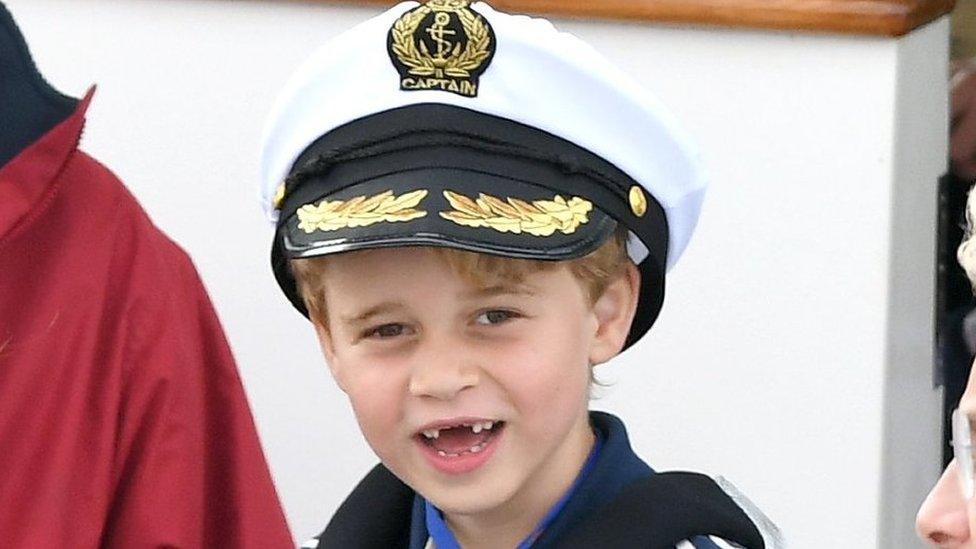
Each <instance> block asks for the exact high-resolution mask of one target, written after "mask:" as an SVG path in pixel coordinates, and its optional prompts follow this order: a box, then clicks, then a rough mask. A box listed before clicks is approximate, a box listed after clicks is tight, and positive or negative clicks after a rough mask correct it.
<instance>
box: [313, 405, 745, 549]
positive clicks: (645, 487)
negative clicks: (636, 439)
mask: <svg viewBox="0 0 976 549" xmlns="http://www.w3.org/2000/svg"><path fill="white" fill-rule="evenodd" d="M590 418H591V423H592V424H593V427H594V428H595V429H597V430H599V431H600V433H601V434H602V435H603V436H604V437H605V439H604V440H605V442H604V447H603V449H602V450H601V452H600V456H599V459H597V462H596V465H595V466H594V469H593V471H591V472H590V474H589V475H588V476H587V477H586V479H585V480H584V482H583V483H581V485H580V486H579V488H578V489H577V491H576V493H575V494H574V495H573V497H572V498H571V499H570V500H569V502H568V503H567V504H566V507H564V508H563V510H562V512H561V513H560V514H559V516H558V517H557V518H556V520H555V521H553V523H552V524H551V525H550V526H549V528H548V529H546V531H545V532H544V533H543V534H542V536H540V537H539V539H538V540H537V541H536V542H535V544H533V546H532V547H533V548H534V549H540V548H559V549H564V548H576V547H580V548H583V547H587V548H592V547H614V548H622V549H626V548H631V547H633V548H648V547H651V548H655V547H667V548H669V549H672V548H673V547H674V546H675V545H676V544H677V543H679V542H681V541H684V540H689V539H691V540H693V542H694V543H695V545H696V547H702V548H710V547H713V546H714V545H713V544H711V542H709V541H708V540H706V539H703V538H700V536H706V535H717V536H719V537H722V538H724V539H727V540H729V541H732V542H736V543H739V544H741V545H743V546H745V547H747V548H749V549H764V545H763V541H762V536H761V535H760V533H759V531H758V529H757V528H756V526H755V525H753V524H752V522H751V521H750V520H749V518H748V517H747V516H746V514H745V513H744V512H743V511H742V510H741V509H740V508H739V507H738V505H736V504H735V502H733V501H732V499H731V498H729V497H728V496H727V495H726V494H725V492H723V491H722V489H721V488H719V487H718V485H716V484H715V482H714V481H712V480H711V479H709V478H708V477H706V476H703V475H698V474H694V473H654V471H653V470H652V469H651V468H650V467H648V466H647V464H645V463H644V462H643V461H642V460H641V459H640V458H639V457H637V455H636V454H634V452H633V450H632V449H631V447H630V442H629V440H628V438H627V432H626V429H625V428H624V425H623V423H622V422H621V421H620V420H619V419H618V418H616V417H614V416H612V415H610V414H606V413H602V412H591V413H590ZM424 516H425V515H424V504H423V499H422V498H421V497H419V496H417V495H416V494H415V493H414V492H413V491H412V490H410V488H409V487H407V486H405V485H404V484H403V483H402V482H400V481H399V480H398V479H396V477H394V476H393V475H392V474H391V473H390V472H389V471H387V470H386V469H385V468H384V467H383V466H382V465H378V466H377V467H376V468H375V469H374V470H373V472H371V473H370V474H369V476H367V477H366V479H364V480H363V482H362V483H361V484H360V485H359V486H358V487H357V488H356V489H355V490H354V491H353V493H352V495H350V496H349V498H348V499H347V500H346V502H345V503H343V505H342V507H340V510H339V511H338V512H337V513H336V515H335V516H334V517H333V519H332V521H331V522H330V523H329V526H328V527H327V528H326V530H325V532H324V533H323V535H322V537H321V538H320V543H319V548H320V549H322V548H339V547H354V548H356V549H380V548H385V547H403V548H409V549H423V547H424V545H425V544H426V542H427V537H428V535H427V527H426V523H425V520H424Z"/></svg>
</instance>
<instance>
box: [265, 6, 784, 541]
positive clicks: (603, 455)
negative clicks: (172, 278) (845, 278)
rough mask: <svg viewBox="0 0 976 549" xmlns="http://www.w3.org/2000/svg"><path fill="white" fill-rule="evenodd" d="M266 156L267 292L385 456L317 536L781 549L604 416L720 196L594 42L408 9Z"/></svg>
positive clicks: (329, 76) (368, 41) (374, 29)
mask: <svg viewBox="0 0 976 549" xmlns="http://www.w3.org/2000/svg"><path fill="white" fill-rule="evenodd" d="M263 164H264V182H265V200H266V204H268V205H270V206H271V208H269V209H271V210H273V214H274V216H275V217H276V218H277V227H278V230H277V233H276V236H275V240H274V244H273V248H272V264H273V267H274V271H275V276H276V278H277V280H278V282H279V284H280V285H281V287H282V289H283V290H284V291H285V294H286V295H287V296H288V298H289V299H290V300H291V302H292V304H294V305H295V307H296V308H298V309H299V310H300V311H301V312H302V313H303V314H305V315H306V316H308V317H309V318H310V319H311V321H312V323H313V325H314V326H315V330H316V333H317V335H318V337H319V340H320V342H321V346H322V350H323V353H324V355H325V358H326V362H327V363H328V365H329V367H330V369H331V371H332V374H333V376H334V378H335V379H336V382H337V383H338V384H339V386H340V387H341V388H342V389H343V391H345V392H346V394H347V395H348V396H349V399H350V402H351V404H352V406H353V409H354V411H355V413H356V417H357V419H358V421H359V424H360V427H361V429H362V431H363V434H364V436H365V437H366V439H367V441H368V442H369V444H370V446H371V447H372V448H373V450H374V451H375V452H376V453H377V455H378V456H379V457H380V459H381V461H382V465H380V466H377V467H376V468H375V469H374V470H373V471H372V472H371V473H370V474H369V475H368V476H367V477H366V479H364V480H363V481H362V482H361V483H360V485H359V486H358V487H357V488H356V489H355V491H354V492H353V493H352V494H351V495H350V496H349V498H348V499H347V500H346V502H345V503H344V504H343V505H342V507H341V508H340V509H339V511H338V512H337V513H336V515H335V516H334V517H333V519H332V521H331V522H330V524H329V526H328V527H327V528H326V530H325V532H323V534H322V535H321V536H320V537H319V538H317V539H316V540H313V541H312V542H311V543H310V544H307V546H309V547H377V548H379V547H384V548H385V547H409V548H416V549H422V548H424V547H437V548H438V549H448V548H452V547H465V548H472V547H520V548H522V547H533V548H539V547H596V546H600V547H675V546H676V545H680V546H682V547H688V546H693V547H715V546H716V543H725V542H722V541H721V539H724V540H727V541H728V542H730V543H735V544H738V545H740V546H746V547H757V548H764V547H775V546H778V545H777V543H778V542H777V541H776V534H775V531H774V530H775V528H774V527H771V525H768V524H766V521H765V520H764V519H762V518H761V515H759V514H758V513H755V512H754V511H753V510H752V509H749V510H748V512H747V511H746V510H743V509H742V508H741V507H740V506H739V505H738V504H737V503H736V502H735V501H733V499H732V498H733V497H735V498H739V496H738V495H737V494H736V495H735V496H732V497H730V496H729V495H727V494H726V492H725V491H723V489H722V488H720V487H719V486H718V485H717V484H716V483H715V482H713V481H712V480H710V479H708V478H706V477H703V476H700V475H692V474H689V473H664V474H655V473H653V472H652V471H651V469H650V468H649V467H648V466H647V465H646V464H645V463H644V462H643V461H641V460H640V458H638V457H637V456H636V455H634V453H633V452H632V451H631V449H630V446H629V443H628V442H627V437H626V432H625V430H624V427H623V424H622V423H621V422H620V420H618V419H617V418H615V417H613V416H611V415H608V414H601V413H589V411H588V397H589V389H590V383H591V368H592V367H593V366H595V365H597V364H600V363H603V362H606V361H608V360H610V359H611V358H612V357H613V356H615V355H616V354H618V353H619V352H620V351H621V350H622V349H624V348H627V347H629V346H630V345H632V344H633V343H634V342H635V341H637V340H638V339H639V338H640V337H641V336H642V335H643V334H644V333H645V332H646V331H647V330H648V329H649V328H650V326H651V324H652V323H653V321H654V319H655V318H656V317H657V314H658V312H659V310H660V308H661V303H662V300H663V296H664V272H665V270H666V268H667V267H668V266H670V265H672V264H673V263H674V262H675V261H676V259H677V257H678V256H679V255H680V253H681V251H682V250H683V249H684V247H685V245H686V243H687V241H688V238H689V237H690V234H691V230H692V228H693V226H694V224H695V220H696V218H697V215H698V210H699V207H700V203H701V199H702V194H703V191H704V183H703V181H702V178H701V176H700V172H699V170H698V167H697V163H696V160H695V159H694V157H693V155H692V154H691V153H690V152H689V148H688V147H687V145H686V144H685V143H684V142H683V140H682V138H680V137H678V135H677V132H676V130H675V128H674V127H672V124H671V123H670V121H669V120H668V119H667V117H666V115H664V114H663V113H662V110H661V108H660V107H659V106H658V105H656V104H655V103H654V102H653V101H652V100H650V99H648V98H647V97H646V94H645V93H644V92H643V91H642V90H641V89H640V88H639V87H638V86H637V85H636V84H635V83H634V82H633V81H631V80H630V79H628V78H627V77H626V76H625V75H623V74H622V73H620V72H619V71H617V70H616V69H614V68H613V67H612V66H610V64H609V63H608V62H607V61H606V60H605V59H603V58H601V57H600V56H599V55H598V54H597V53H596V52H594V51H593V50H592V49H590V48H589V47H588V46H586V45H585V44H583V43H582V42H580V41H579V40H577V39H575V38H573V37H571V36H568V35H565V34H561V33H559V32H557V31H556V30H555V29H554V28H552V26H551V25H549V24H548V23H547V22H545V21H541V20H536V19H530V18H526V17H513V16H509V15H506V14H502V13H498V12H496V11H494V10H493V9H492V8H491V7H490V6H488V5H486V4H484V3H479V4H476V5H474V6H471V5H469V2H468V1H467V0H431V1H430V2H428V3H426V4H423V5H418V4H416V3H413V2H410V3H405V4H401V5H399V6H397V7H395V8H393V9H391V10H390V11H388V12H387V13H385V14H383V15H381V16H379V17H376V18H374V19H372V20H370V21H367V22H366V23H364V24H362V25H360V26H358V27H356V28H355V29H353V30H351V31H349V32H347V33H345V34H343V35H341V36H339V37H338V38H336V39H335V40H333V41H332V42H331V43H330V44H328V45H327V46H325V47H324V48H323V49H322V50H320V51H319V52H318V53H317V54H315V55H314V56H313V57H312V59H310V60H309V61H308V63H307V64H306V65H305V66H303V67H302V68H301V69H299V71H298V72H297V74H296V75H295V76H294V77H293V79H292V80H291V81H290V82H289V84H288V85H287V86H286V88H285V91H284V92H283V93H282V96H281V97H280V98H279V100H278V103H277V104H276V106H275V108H274V110H273V112H272V114H271V118H270V122H269V126H268V131H267V133H266V139H265V150H264V162H263ZM282 180H284V181H285V183H284V184H280V185H279V182H281V181H282ZM740 501H741V499H740ZM757 521H758V523H757ZM720 538H721V539H720Z"/></svg>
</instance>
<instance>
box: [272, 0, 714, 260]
mask: <svg viewBox="0 0 976 549" xmlns="http://www.w3.org/2000/svg"><path fill="white" fill-rule="evenodd" d="M418 5H420V4H419V3H417V2H403V3H401V4H398V5H396V6H394V7H393V8H391V9H390V10H388V11H386V12H385V13H383V14H381V15H379V16H376V17H374V18H372V19H370V20H368V21H365V22H364V23H361V24H360V25H357V26H356V27H353V28H352V29H350V30H348V31H346V32H344V33H342V34H340V35H339V36H337V37H335V38H333V39H332V40H330V41H329V42H328V43H326V44H325V45H323V46H322V47H321V48H319V49H318V51H316V52H315V53H314V54H313V55H312V56H311V57H310V58H309V59H308V60H307V61H306V62H305V63H304V64H303V65H302V66H301V67H300V68H299V69H298V70H297V71H296V72H295V73H294V74H293V75H292V77H291V78H290V79H289V81H288V83H287V84H286V85H285V87H284V89H283V90H282V91H281V93H280V94H279V96H278V98H277V100H276V101H275V104H274V107H273V108H272V110H271V113H270V115H269V117H268V120H267V123H266V125H265V129H264V136H263V140H262V143H263V145H262V154H261V181H262V185H261V199H262V203H263V205H264V208H265V212H266V213H267V214H268V216H269V218H270V219H272V220H275V219H276V217H277V212H276V211H274V208H273V206H272V203H273V202H272V201H273V197H274V196H275V192H276V191H277V189H278V186H279V185H280V184H281V182H282V181H283V180H284V178H285V177H286V176H287V175H288V173H289V172H290V171H291V168H292V165H293V164H294V163H295V161H296V160H297V159H298V157H299V155H300V154H301V153H302V152H303V151H304V150H305V149H306V148H307V147H308V146H309V145H311V144H312V143H313V142H314V141H315V140H316V139H318V138H319V137H320V136H322V135H324V134H325V133H327V132H329V131H331V130H332V129H334V128H336V127H339V126H342V125H344V124H346V123H348V122H351V121H353V120H356V119H359V118H362V117H365V116H368V115H370V114H374V113H378V112H382V111H387V110H390V109H395V108H398V107H403V106H407V105H413V104H418V103H443V104H447V105H455V106H458V107H464V108H467V109H470V110H473V111H478V112H481V113H485V114H490V115H494V116H499V117H503V118H507V119H510V120H513V121H515V122H520V123H522V124H525V125H528V126H533V127H535V128H538V129H541V130H544V131H546V132H549V133H551V134H553V135H556V136H559V137H561V138H563V139H566V140H568V141H571V142H573V143H575V144H577V145H579V146H581V147H583V148H586V149H588V150H590V151H591V152H593V153H595V154H597V155H599V156H601V157H602V158H604V159H605V160H607V161H609V162H611V163H612V164H614V165H615V166H617V167H618V168H619V169H621V170H622V171H624V172H625V173H627V174H628V175H629V176H630V177H632V178H633V179H634V180H635V181H637V182H638V183H640V185H642V186H643V187H644V188H645V189H646V190H647V192H648V193H649V194H651V195H652V196H654V197H655V198H656V199H657V201H658V202H659V203H660V204H661V206H662V207H663V208H664V210H665V214H666V216H667V220H668V228H669V232H670V235H669V249H668V265H667V268H668V269H670V268H671V267H672V266H673V265H674V264H675V262H677V260H678V258H679V257H680V256H681V253H682V252H683V251H684V249H685V247H686V246H687V244H688V241H689V239H690V238H691V233H692V232H693V230H694V228H695V224H696V223H697V220H698V214H699V212H700V210H701V204H702V199H703V198H704V192H705V187H706V181H705V178H704V176H703V173H702V170H701V168H700V165H699V162H698V159H697V155H696V153H695V152H694V150H695V149H694V147H692V146H691V144H690V141H689V140H688V139H687V138H686V136H685V134H684V132H683V131H682V130H681V129H680V128H679V126H678V124H677V123H676V122H675V121H674V120H673V118H672V116H671V115H670V113H669V112H668V111H667V110H666V109H665V108H664V107H663V106H662V105H661V104H660V103H659V102H658V101H657V100H656V99H655V98H654V97H652V96H651V95H650V94H649V93H648V92H647V91H646V90H645V89H643V88H642V87H641V86H640V85H639V84H638V83H637V82H636V81H635V80H634V79H633V78H631V77H630V76H628V75H627V74H625V73H624V72H622V71H621V70H619V69H618V68H617V67H616V66H614V65H613V64H611V63H610V62H609V61H608V60H607V59H606V58H605V57H603V56H602V55H600V54H599V53H597V51H596V50H594V49H593V48H592V47H590V46H589V45H588V44H586V43H585V42H583V41H582V40H580V39H578V38H576V37H575V36H573V35H571V34H568V33H565V32H560V31H557V30H556V28H555V27H553V26H552V24H551V23H549V21H546V20H544V19H537V18H531V17H526V16H522V15H509V14H506V13H501V12H498V11H495V10H494V9H493V8H492V7H491V6H489V5H488V4H486V3H484V2H478V3H475V4H472V5H471V7H472V8H473V9H474V10H475V11H477V12H478V13H480V14H481V15H482V16H483V17H485V19H487V20H488V22H489V23H490V24H491V26H492V28H493V30H494V33H495V38H496V50H495V55H494V58H493V59H492V61H491V63H490V64H489V65H488V69H487V70H486V71H485V73H484V74H482V75H481V78H480V81H479V84H478V95H477V97H473V98H472V97H464V96H461V95H457V94H454V93H450V92H445V91H433V90H423V91H402V90H401V89H400V75H399V73H398V71H397V70H396V68H395V67H394V66H393V63H392V62H391V60H390V57H389V53H388V50H387V34H388V33H389V31H390V28H391V27H392V26H393V23H394V22H395V21H396V20H397V19H398V18H399V17H400V16H401V15H403V14H404V13H405V12H406V11H407V10H410V9H412V8H414V7H416V6H418ZM631 236H632V238H631V242H630V244H631V247H630V251H631V254H630V255H631V257H632V258H633V259H634V260H635V262H637V263H640V261H642V260H643V259H644V257H646V255H647V251H646V249H643V247H642V246H641V245H640V243H639V242H637V241H636V238H634V237H633V235H631Z"/></svg>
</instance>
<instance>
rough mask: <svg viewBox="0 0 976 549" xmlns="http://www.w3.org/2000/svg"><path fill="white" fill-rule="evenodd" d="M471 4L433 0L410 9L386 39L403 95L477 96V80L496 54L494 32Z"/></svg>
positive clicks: (460, 1)
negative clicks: (422, 92) (432, 92)
mask: <svg viewBox="0 0 976 549" xmlns="http://www.w3.org/2000/svg"><path fill="white" fill-rule="evenodd" d="M469 4H470V2H469V1H468V0H430V1H429V2H427V3H426V4H423V5H421V6H418V7H416V8H414V9H412V10H409V11H407V12H406V13H404V14H403V15H402V16H400V18H399V19H397V21H396V22H395V23H394V24H393V28H391V29H390V33H389V35H388V37H387V46H388V49H389V53H390V60H391V61H393V66H394V67H396V69H397V71H398V72H399V73H400V89H401V90H404V91H415V90H440V91H447V92H452V93H456V94H458V95H463V96H466V97H475V96H477V95H478V79H479V78H480V77H481V75H482V74H483V73H484V72H485V70H486V69H487V68H488V65H489V63H491V58H492V56H493V55H494V53H495V34H494V31H493V30H492V28H491V25H490V24H489V23H488V21H487V20H486V19H485V18H484V17H482V16H481V14H479V13H478V12H476V11H474V10H472V9H471V8H470V6H469Z"/></svg>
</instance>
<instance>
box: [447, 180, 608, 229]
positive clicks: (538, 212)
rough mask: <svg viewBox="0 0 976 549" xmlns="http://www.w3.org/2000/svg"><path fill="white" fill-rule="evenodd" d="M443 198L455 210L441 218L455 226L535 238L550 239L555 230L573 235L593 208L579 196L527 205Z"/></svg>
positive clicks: (486, 197) (511, 201) (481, 198)
mask: <svg viewBox="0 0 976 549" xmlns="http://www.w3.org/2000/svg"><path fill="white" fill-rule="evenodd" d="M444 198H446V199H447V201H448V202H449V203H450V204H451V207H452V208H454V210H453V211H450V212H440V215H441V217H443V218H444V219H447V220H449V221H453V222H455V223H457V224H458V225H464V226H466V227H488V228H491V229H495V230H496V231H500V232H503V233H515V234H521V233H529V234H531V235H535V236H550V235H552V234H554V233H555V232H556V231H559V232H561V233H563V234H572V233H573V232H575V231H576V229H577V228H578V227H579V226H580V225H583V224H585V223H586V222H587V221H589V219H588V218H587V214H588V213H589V212H590V211H591V210H592V209H593V204H592V203H591V202H590V201H588V200H585V199H583V198H580V197H578V196H574V197H573V198H571V199H569V200H568V201H567V200H566V199H565V198H563V197H562V196H560V195H556V196H555V198H553V199H552V200H534V201H532V202H531V203H529V202H526V201H524V200H519V199H518V198H508V199H506V200H501V199H499V198H496V197H494V196H491V195H487V194H484V193H480V194H479V195H478V199H477V200H472V199H471V198H468V197H467V196H464V195H463V194H458V193H455V192H451V191H444Z"/></svg>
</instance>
